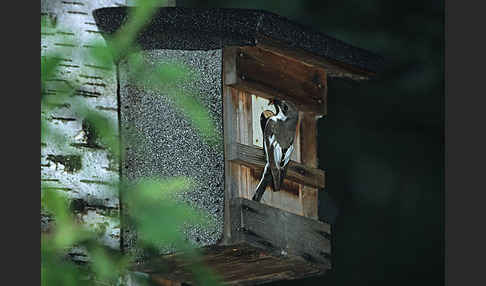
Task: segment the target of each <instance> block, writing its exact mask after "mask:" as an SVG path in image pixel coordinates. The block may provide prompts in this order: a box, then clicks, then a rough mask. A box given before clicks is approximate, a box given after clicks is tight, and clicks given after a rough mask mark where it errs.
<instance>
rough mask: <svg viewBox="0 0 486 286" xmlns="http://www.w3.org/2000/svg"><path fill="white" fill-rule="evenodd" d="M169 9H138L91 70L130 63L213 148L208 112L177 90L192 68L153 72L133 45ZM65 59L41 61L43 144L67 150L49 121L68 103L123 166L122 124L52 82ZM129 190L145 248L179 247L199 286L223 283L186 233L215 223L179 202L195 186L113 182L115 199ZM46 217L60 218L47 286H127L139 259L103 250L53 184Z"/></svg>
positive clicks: (45, 254)
mask: <svg viewBox="0 0 486 286" xmlns="http://www.w3.org/2000/svg"><path fill="white" fill-rule="evenodd" d="M164 2H165V1H157V0H145V1H139V2H138V3H137V4H136V7H137V8H136V9H132V10H131V14H130V15H129V20H128V22H127V23H126V24H125V25H124V27H123V29H121V30H120V31H119V32H118V33H117V34H116V35H115V36H114V37H113V38H111V39H109V40H108V41H109V42H110V44H109V45H105V44H104V43H101V42H97V43H93V46H95V48H94V49H92V52H91V54H90V55H89V56H88V57H89V62H91V63H93V62H95V63H96V64H97V65H99V66H103V67H106V71H105V72H106V73H113V72H114V66H115V65H114V64H113V63H114V62H115V63H116V62H118V61H120V60H128V61H130V62H131V66H132V67H134V72H133V74H134V75H136V78H137V79H138V83H139V84H140V85H141V86H144V88H151V89H153V90H155V91H160V90H162V89H163V91H164V94H167V95H168V96H169V97H171V98H172V99H173V100H174V101H175V103H176V106H177V107H178V108H180V109H181V110H182V111H183V112H184V113H185V114H186V115H187V116H188V117H189V118H190V119H191V120H192V123H193V125H194V127H195V128H196V129H197V130H199V131H200V133H201V136H202V137H203V138H204V139H205V140H206V142H207V143H208V144H212V145H214V144H216V143H215V142H219V139H218V138H217V136H218V135H217V133H216V132H215V131H214V128H213V122H212V121H211V119H210V118H209V113H208V111H207V110H206V109H205V108H204V107H203V106H202V105H201V104H200V103H199V102H198V100H197V99H196V97H195V96H194V95H193V94H186V93H184V92H182V91H181V90H180V89H179V88H178V86H180V83H181V82H183V81H187V80H190V77H189V76H188V74H189V73H188V72H189V69H188V67H186V66H184V65H182V64H180V63H174V64H160V65H157V66H155V67H154V68H153V69H150V70H147V68H146V64H145V63H144V62H143V60H142V59H141V57H140V56H139V54H138V53H137V51H139V50H140V49H139V48H138V47H137V46H136V44H135V42H134V39H135V36H136V34H137V32H138V31H139V30H140V29H141V28H143V27H144V25H146V24H147V22H148V21H149V20H150V18H151V16H153V13H154V12H155V11H156V8H155V7H156V6H163V5H164ZM55 29H56V27H55V25H54V24H53V23H51V22H50V21H49V18H48V17H45V16H44V17H43V18H42V19H41V32H42V33H49V32H50V31H52V30H55ZM62 56H63V52H62V51H55V52H52V53H49V54H44V55H42V56H41V142H50V143H57V144H58V145H59V146H62V145H63V144H62V143H63V142H64V141H65V139H64V137H63V135H62V134H61V133H60V132H59V131H58V130H55V129H53V128H51V127H50V125H49V124H47V120H48V117H47V114H49V111H50V110H52V108H54V107H56V106H59V105H61V104H66V103H68V104H69V106H70V107H71V110H72V111H73V113H74V114H76V115H77V116H80V117H82V118H84V120H85V121H86V124H89V126H90V128H91V129H92V130H93V132H95V133H96V137H97V140H98V139H99V140H100V144H102V145H103V146H104V147H107V149H108V151H109V152H110V155H111V156H114V157H115V158H120V157H119V156H120V153H119V150H120V146H119V144H120V142H119V140H118V136H117V126H116V122H111V121H110V120H109V119H108V118H107V117H105V116H104V115H103V114H102V113H101V112H99V111H97V110H95V109H93V108H91V107H89V106H88V105H87V104H86V102H85V101H84V100H80V99H79V97H76V96H75V95H76V93H77V92H78V90H79V89H80V86H79V83H78V81H76V80H70V81H68V80H56V81H52V79H59V78H60V77H62V76H60V75H59V70H58V68H59V64H60V63H61V58H62ZM48 86H49V88H51V89H52V88H53V86H54V87H55V89H56V91H57V92H56V93H55V94H50V93H49V88H48ZM122 185H124V187H123V190H122V191H124V192H125V193H126V196H127V201H128V202H129V204H130V207H131V209H132V210H133V211H132V212H131V214H130V216H131V217H130V219H131V220H133V221H135V222H136V224H137V232H138V235H139V239H140V242H141V243H140V244H141V246H142V247H145V248H148V249H157V248H158V247H160V245H166V244H170V245H174V246H176V247H177V249H178V250H182V251H184V253H185V254H186V255H187V257H188V259H189V261H191V263H189V264H188V267H190V268H191V270H192V271H193V273H194V275H195V278H196V280H197V281H198V284H199V285H218V284H219V278H218V277H217V276H216V275H215V274H214V273H212V271H211V270H210V269H207V268H206V267H205V266H204V265H203V263H202V262H201V261H200V256H199V253H198V251H197V249H195V248H194V247H193V246H192V245H191V244H190V243H189V242H187V241H186V239H185V238H184V237H183V232H182V231H181V228H182V227H183V225H184V224H187V223H198V224H199V225H201V227H208V228H210V227H211V226H212V225H211V222H209V221H207V220H206V219H205V217H206V215H205V214H204V213H202V212H201V211H199V210H195V209H193V208H191V207H189V206H188V205H185V204H183V203H181V202H175V201H174V200H173V199H172V198H173V196H174V194H176V193H177V192H180V191H185V190H188V189H189V188H190V186H191V181H189V180H188V179H187V178H184V177H177V178H147V179H146V180H142V181H139V182H137V183H136V184H135V185H131V186H130V188H131V189H130V191H128V192H126V190H127V189H126V187H125V185H126V184H124V183H122V182H113V186H116V188H114V190H113V191H120V190H119V188H121V186H122ZM41 212H42V213H44V214H48V215H49V216H52V217H53V218H54V222H53V224H52V226H51V227H50V228H49V230H48V231H47V232H43V233H42V234H41V275H42V276H41V277H42V278H41V279H42V285H49V286H52V285H123V283H124V281H125V280H124V279H125V278H126V275H127V273H128V270H129V266H130V264H131V263H133V262H134V259H135V258H134V257H130V256H129V255H127V254H124V255H122V254H121V253H120V252H119V251H115V250H113V249H110V248H108V247H106V246H104V245H102V244H101V243H100V242H99V240H98V235H99V234H97V231H96V230H95V229H89V228H87V227H86V226H84V225H81V224H79V223H78V222H77V221H76V218H75V216H74V215H73V213H72V210H71V209H70V201H69V199H68V198H67V197H66V196H65V194H63V193H59V192H58V191H57V190H56V189H55V188H53V187H52V186H50V185H49V184H46V183H43V184H41ZM161 226H163V227H161ZM73 246H77V247H83V248H84V249H86V251H87V254H88V257H89V263H86V264H82V263H81V264H79V263H78V264H76V263H74V262H73V261H72V260H70V259H69V258H68V257H66V251H68V250H69V249H70V248H71V247H73ZM139 283H140V282H139Z"/></svg>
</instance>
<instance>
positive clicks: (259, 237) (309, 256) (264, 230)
mask: <svg viewBox="0 0 486 286" xmlns="http://www.w3.org/2000/svg"><path fill="white" fill-rule="evenodd" d="M232 205H233V206H234V207H235V209H236V210H235V211H237V210H240V211H241V229H240V232H241V236H242V237H243V239H244V241H245V242H247V243H250V244H252V245H255V246H258V247H263V248H265V249H268V250H271V251H273V252H276V253H278V252H282V251H284V252H286V253H288V254H291V255H297V256H299V257H302V258H304V259H306V260H307V261H309V262H312V263H315V264H321V265H322V266H323V267H328V268H330V267H331V260H330V255H331V241H330V238H331V226H330V225H329V224H327V223H323V222H320V221H316V220H313V219H309V218H306V217H303V216H300V215H295V214H292V213H289V212H286V211H283V210H281V209H278V208H274V207H270V206H267V205H264V204H261V203H258V202H255V201H251V200H247V199H243V198H236V199H234V202H233V203H232Z"/></svg>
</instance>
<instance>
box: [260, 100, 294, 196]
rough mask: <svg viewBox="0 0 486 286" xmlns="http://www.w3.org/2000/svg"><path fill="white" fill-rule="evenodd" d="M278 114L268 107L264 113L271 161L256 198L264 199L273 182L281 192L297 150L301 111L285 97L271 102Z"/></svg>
mask: <svg viewBox="0 0 486 286" xmlns="http://www.w3.org/2000/svg"><path fill="white" fill-rule="evenodd" d="M270 104H273V105H274V106H275V109H276V113H275V114H274V113H273V112H271V111H269V110H265V111H264V112H263V113H262V114H261V116H260V124H261V126H262V131H263V150H264V152H265V159H266V160H267V163H266V164H265V168H264V170H263V174H262V178H261V180H260V183H259V184H258V186H257V188H256V190H255V194H254V195H253V198H252V199H253V200H254V201H260V200H261V198H262V196H263V193H264V192H265V188H266V187H267V186H268V184H270V185H271V187H272V189H273V190H274V191H275V192H278V191H280V188H281V186H282V183H283V179H284V177H285V174H286V173H287V166H288V163H289V162H290V156H291V155H292V152H293V151H294V138H295V132H296V130H297V123H298V120H299V112H298V110H297V108H296V107H295V105H294V104H292V103H291V102H289V101H285V100H277V99H274V100H272V101H270Z"/></svg>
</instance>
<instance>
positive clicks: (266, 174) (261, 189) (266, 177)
mask: <svg viewBox="0 0 486 286" xmlns="http://www.w3.org/2000/svg"><path fill="white" fill-rule="evenodd" d="M271 182H272V176H271V174H270V171H269V170H268V167H267V166H265V169H264V170H263V175H262V179H261V180H260V183H259V184H258V186H257V188H256V190H255V194H254V195H253V198H252V200H254V201H257V202H259V201H260V200H261V199H262V197H263V194H264V193H265V189H266V188H267V186H268V184H269V183H271Z"/></svg>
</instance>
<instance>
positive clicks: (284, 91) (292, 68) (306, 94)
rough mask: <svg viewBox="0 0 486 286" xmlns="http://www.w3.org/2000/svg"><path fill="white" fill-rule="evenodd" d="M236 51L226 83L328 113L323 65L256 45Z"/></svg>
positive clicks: (322, 113) (260, 94)
mask: <svg viewBox="0 0 486 286" xmlns="http://www.w3.org/2000/svg"><path fill="white" fill-rule="evenodd" d="M235 52H236V54H237V55H236V58H235V59H234V61H235V64H234V65H233V66H232V68H233V70H232V77H231V78H228V79H227V80H226V81H225V84H226V85H230V86H233V87H236V88H238V89H241V90H244V91H246V92H249V93H253V94H256V95H258V96H261V97H264V98H275V97H277V98H281V99H285V100H290V101H292V102H294V103H295V104H296V105H297V107H298V108H299V109H300V110H302V111H312V112H316V113H318V114H321V115H325V112H326V107H325V105H326V96H327V87H326V72H325V71H324V69H322V68H320V67H314V66H309V65H306V64H304V63H302V62H300V61H298V60H296V59H293V58H290V57H283V56H281V55H278V54H275V53H272V52H270V51H267V50H263V49H260V48H257V47H240V48H236V50H235Z"/></svg>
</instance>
